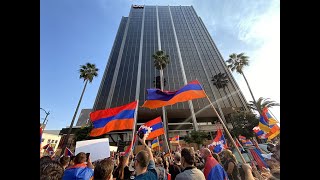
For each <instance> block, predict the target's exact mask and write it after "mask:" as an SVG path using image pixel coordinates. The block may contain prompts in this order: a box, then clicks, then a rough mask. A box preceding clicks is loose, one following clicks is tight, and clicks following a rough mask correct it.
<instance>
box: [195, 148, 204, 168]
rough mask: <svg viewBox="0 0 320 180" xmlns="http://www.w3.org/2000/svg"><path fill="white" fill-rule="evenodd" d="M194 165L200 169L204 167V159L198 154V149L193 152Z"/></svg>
mask: <svg viewBox="0 0 320 180" xmlns="http://www.w3.org/2000/svg"><path fill="white" fill-rule="evenodd" d="M194 166H196V167H197V168H198V169H200V170H202V169H203V168H204V160H203V158H202V157H201V155H200V151H199V150H197V151H196V153H195V163H194Z"/></svg>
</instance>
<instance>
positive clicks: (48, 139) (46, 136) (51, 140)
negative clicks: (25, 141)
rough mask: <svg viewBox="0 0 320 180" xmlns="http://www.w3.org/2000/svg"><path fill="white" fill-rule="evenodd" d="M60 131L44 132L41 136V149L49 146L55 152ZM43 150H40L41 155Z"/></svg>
mask: <svg viewBox="0 0 320 180" xmlns="http://www.w3.org/2000/svg"><path fill="white" fill-rule="evenodd" d="M59 133H60V130H44V131H43V134H42V141H41V147H43V146H45V145H47V144H51V147H52V148H53V150H54V151H55V152H56V150H57V148H58V145H59V142H60V139H61V136H60V135H59ZM44 151H45V150H44V149H42V150H41V152H42V153H43V152H44Z"/></svg>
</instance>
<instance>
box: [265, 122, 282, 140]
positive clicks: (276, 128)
mask: <svg viewBox="0 0 320 180" xmlns="http://www.w3.org/2000/svg"><path fill="white" fill-rule="evenodd" d="M270 127H271V129H270V131H269V133H268V134H267V136H268V140H271V139H273V138H275V137H276V136H278V134H280V127H279V126H278V125H277V124H274V125H272V126H270Z"/></svg>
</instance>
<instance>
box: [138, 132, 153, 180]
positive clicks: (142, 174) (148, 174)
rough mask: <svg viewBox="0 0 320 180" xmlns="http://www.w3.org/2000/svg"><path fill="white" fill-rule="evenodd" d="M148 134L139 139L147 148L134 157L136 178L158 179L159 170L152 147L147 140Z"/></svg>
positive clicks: (144, 179)
mask: <svg viewBox="0 0 320 180" xmlns="http://www.w3.org/2000/svg"><path fill="white" fill-rule="evenodd" d="M145 140H146V136H144V137H143V139H141V138H139V141H140V142H141V144H142V145H143V146H144V148H145V150H142V151H140V152H139V153H138V154H137V155H136V157H135V159H134V168H135V170H136V177H135V179H136V180H157V179H158V177H157V172H156V170H155V164H154V159H153V154H152V152H151V148H150V147H148V145H147V144H146V142H145Z"/></svg>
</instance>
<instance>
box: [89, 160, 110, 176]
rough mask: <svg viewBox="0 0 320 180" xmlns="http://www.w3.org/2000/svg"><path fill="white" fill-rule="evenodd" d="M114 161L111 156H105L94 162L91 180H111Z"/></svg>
mask: <svg viewBox="0 0 320 180" xmlns="http://www.w3.org/2000/svg"><path fill="white" fill-rule="evenodd" d="M113 168H114V162H113V160H112V158H106V159H103V160H101V161H97V162H96V166H95V167H94V175H93V180H113V175H112V173H113Z"/></svg>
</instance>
